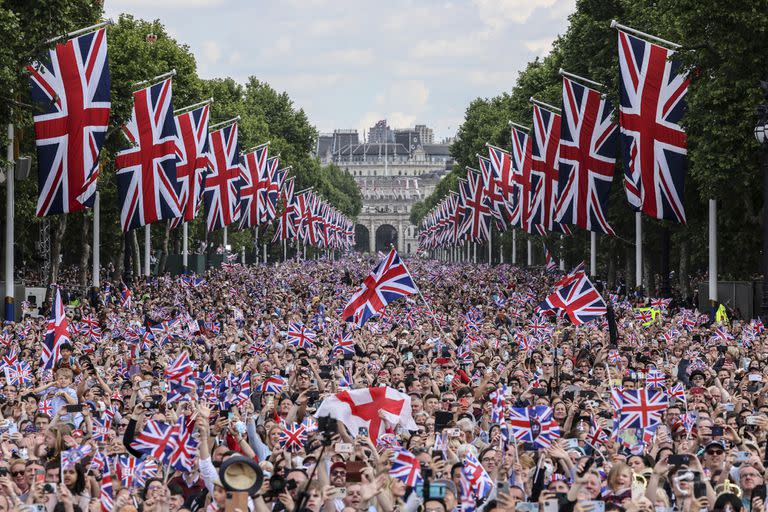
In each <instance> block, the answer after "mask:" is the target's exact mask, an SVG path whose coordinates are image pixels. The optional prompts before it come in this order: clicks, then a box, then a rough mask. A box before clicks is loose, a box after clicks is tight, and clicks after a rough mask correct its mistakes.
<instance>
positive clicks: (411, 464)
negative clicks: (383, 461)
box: [389, 448, 424, 487]
mask: <svg viewBox="0 0 768 512" xmlns="http://www.w3.org/2000/svg"><path fill="white" fill-rule="evenodd" d="M391 460H392V466H391V467H390V468H389V476H391V477H392V478H397V479H398V480H400V481H401V482H403V483H405V485H407V486H408V487H416V486H417V485H420V484H421V483H423V481H424V480H423V479H422V477H421V463H420V462H419V459H417V458H416V457H415V456H414V455H413V454H412V453H411V452H409V451H408V450H404V449H402V448H401V449H398V450H396V451H395V452H394V453H393V454H392V459H391Z"/></svg>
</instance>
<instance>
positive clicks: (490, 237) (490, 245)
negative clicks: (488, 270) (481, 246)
mask: <svg viewBox="0 0 768 512" xmlns="http://www.w3.org/2000/svg"><path fill="white" fill-rule="evenodd" d="M491 251H493V229H489V230H488V264H489V265H490V264H491V263H493V252H491Z"/></svg>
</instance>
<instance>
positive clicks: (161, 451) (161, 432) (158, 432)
mask: <svg viewBox="0 0 768 512" xmlns="http://www.w3.org/2000/svg"><path fill="white" fill-rule="evenodd" d="M174 430H175V429H174V428H172V426H171V425H168V424H166V423H163V422H161V421H157V420H148V421H147V423H146V424H145V425H144V429H143V430H142V431H141V432H139V434H138V435H137V436H136V438H135V439H134V440H133V441H132V442H131V448H133V449H134V450H136V451H138V452H141V453H145V454H147V455H150V456H152V457H154V458H155V459H158V460H165V459H166V457H167V454H166V452H168V451H169V449H170V447H171V444H170V443H171V438H172V437H173V435H174Z"/></svg>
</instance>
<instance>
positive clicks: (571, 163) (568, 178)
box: [556, 77, 617, 235]
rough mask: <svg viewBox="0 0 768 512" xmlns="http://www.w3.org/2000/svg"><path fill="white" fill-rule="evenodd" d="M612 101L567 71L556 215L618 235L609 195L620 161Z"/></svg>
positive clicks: (564, 79)
mask: <svg viewBox="0 0 768 512" xmlns="http://www.w3.org/2000/svg"><path fill="white" fill-rule="evenodd" d="M612 117H613V107H612V106H611V103H610V102H609V101H608V100H607V99H605V98H603V95H602V94H601V93H599V92H598V91H596V90H594V89H590V88H589V87H585V86H583V85H581V84H579V83H576V82H574V81H573V80H570V79H568V78H565V77H563V119H562V126H561V132H560V155H559V168H560V173H559V176H560V177H559V179H560V185H561V187H562V190H561V191H560V197H559V199H558V201H557V215H556V217H557V221H558V222H564V223H568V224H575V225H577V226H579V227H580V228H582V229H586V230H588V231H596V232H599V233H606V234H608V235H614V231H613V229H612V228H611V226H610V225H609V224H608V218H607V212H608V195H609V194H610V192H611V181H613V171H614V167H615V165H616V142H617V140H616V138H617V132H616V125H615V124H614V123H613V122H611V118H612Z"/></svg>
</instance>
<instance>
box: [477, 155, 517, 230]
mask: <svg viewBox="0 0 768 512" xmlns="http://www.w3.org/2000/svg"><path fill="white" fill-rule="evenodd" d="M487 146H488V156H489V158H488V159H487V162H488V163H489V164H490V166H491V170H492V175H493V178H494V179H495V181H496V191H495V193H496V194H499V196H500V199H498V201H499V202H500V205H501V206H503V208H502V209H501V210H502V212H503V213H504V216H506V218H507V219H508V220H509V222H510V223H512V224H513V225H515V224H518V223H519V222H520V218H519V213H520V210H519V201H518V200H517V197H516V196H517V180H516V175H515V171H514V169H513V168H512V157H511V156H510V154H509V153H507V152H506V151H504V150H503V149H500V148H497V147H495V146H491V145H490V144H487ZM483 164H484V162H483V161H482V160H481V167H482V166H483Z"/></svg>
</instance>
